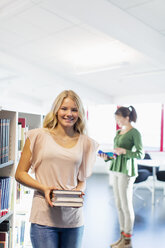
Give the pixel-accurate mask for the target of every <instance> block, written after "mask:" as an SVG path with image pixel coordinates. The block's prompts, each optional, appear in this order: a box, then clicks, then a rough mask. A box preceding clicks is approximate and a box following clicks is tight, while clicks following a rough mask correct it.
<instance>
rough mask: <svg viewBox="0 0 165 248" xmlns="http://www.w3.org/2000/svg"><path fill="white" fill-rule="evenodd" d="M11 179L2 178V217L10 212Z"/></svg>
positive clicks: (0, 208) (0, 183) (0, 185)
mask: <svg viewBox="0 0 165 248" xmlns="http://www.w3.org/2000/svg"><path fill="white" fill-rule="evenodd" d="M10 182H11V178H10V177H0V217H2V216H4V215H5V214H7V213H8V211H9V207H10V206H9V205H10V202H9V199H10V190H11V189H10Z"/></svg>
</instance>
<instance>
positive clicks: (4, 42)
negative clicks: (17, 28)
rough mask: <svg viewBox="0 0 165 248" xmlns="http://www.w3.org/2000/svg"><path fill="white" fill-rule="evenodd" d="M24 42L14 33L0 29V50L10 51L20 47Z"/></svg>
mask: <svg viewBox="0 0 165 248" xmlns="http://www.w3.org/2000/svg"><path fill="white" fill-rule="evenodd" d="M25 41H26V40H25V39H24V38H23V37H21V36H18V35H17V34H16V33H14V32H10V31H6V30H4V29H1V28H0V50H3V49H7V50H11V49H12V48H15V47H16V46H21V45H22V44H24V43H25Z"/></svg>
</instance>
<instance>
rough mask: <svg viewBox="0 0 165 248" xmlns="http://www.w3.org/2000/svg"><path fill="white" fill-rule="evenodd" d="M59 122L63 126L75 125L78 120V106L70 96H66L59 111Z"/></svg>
mask: <svg viewBox="0 0 165 248" xmlns="http://www.w3.org/2000/svg"><path fill="white" fill-rule="evenodd" d="M57 117H58V123H60V124H61V125H62V126H63V127H73V126H74V124H75V123H76V122H77V120H78V108H77V105H76V103H75V102H74V101H73V100H72V99H71V98H69V97H67V98H65V99H64V100H63V102H62V104H61V106H60V108H59V110H58V112H57Z"/></svg>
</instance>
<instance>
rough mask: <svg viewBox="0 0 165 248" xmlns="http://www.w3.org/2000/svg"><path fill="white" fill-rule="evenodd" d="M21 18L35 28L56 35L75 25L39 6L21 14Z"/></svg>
mask: <svg viewBox="0 0 165 248" xmlns="http://www.w3.org/2000/svg"><path fill="white" fill-rule="evenodd" d="M20 17H21V18H23V19H24V20H26V21H27V22H29V23H32V24H33V25H34V26H36V27H39V28H40V29H43V30H45V31H46V32H47V33H53V32H54V33H55V32H57V31H60V30H62V29H65V28H68V27H70V26H72V25H73V24H71V23H68V22H67V21H65V20H64V19H63V18H60V17H58V16H57V15H56V14H55V13H52V12H50V11H47V10H44V9H42V8H40V7H38V6H34V7H33V8H31V9H29V10H27V11H24V12H23V13H22V14H20Z"/></svg>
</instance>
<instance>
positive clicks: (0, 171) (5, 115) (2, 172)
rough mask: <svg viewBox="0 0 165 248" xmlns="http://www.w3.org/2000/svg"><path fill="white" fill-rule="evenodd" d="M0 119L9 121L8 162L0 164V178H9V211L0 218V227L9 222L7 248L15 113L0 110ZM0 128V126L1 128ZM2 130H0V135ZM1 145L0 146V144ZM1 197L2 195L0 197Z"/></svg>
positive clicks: (14, 140) (13, 159) (10, 239)
mask: <svg viewBox="0 0 165 248" xmlns="http://www.w3.org/2000/svg"><path fill="white" fill-rule="evenodd" d="M0 119H9V120H10V128H9V144H8V146H9V154H8V161H7V162H5V163H1V164H0V176H1V177H9V178H10V180H11V181H10V185H11V187H10V191H8V192H10V195H8V199H9V210H8V212H7V213H6V214H5V215H3V216H2V217H0V227H2V225H4V223H5V222H9V231H8V233H9V235H8V237H9V242H8V243H9V247H12V242H13V240H12V234H13V223H14V222H13V221H14V218H13V216H14V214H13V213H14V197H13V196H14V187H12V185H13V181H14V180H13V177H14V167H15V154H16V112H15V111H9V110H3V109H2V108H1V109H0ZM1 128H2V126H1ZM3 132H4V130H3V131H2V130H1V135H2V134H3ZM1 145H2V144H1ZM4 192H5V193H4V196H6V194H7V193H6V191H5V190H4ZM1 193H2V191H1ZM1 197H2V195H1Z"/></svg>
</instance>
